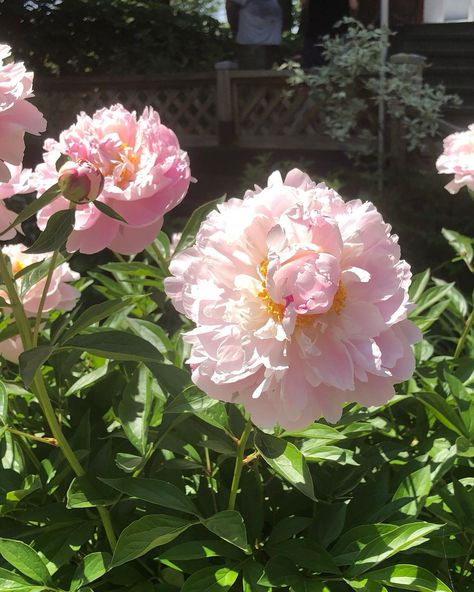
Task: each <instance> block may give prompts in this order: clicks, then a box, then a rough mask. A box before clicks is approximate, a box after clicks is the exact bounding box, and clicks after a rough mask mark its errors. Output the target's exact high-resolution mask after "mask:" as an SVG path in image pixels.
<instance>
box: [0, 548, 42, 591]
mask: <svg viewBox="0 0 474 592" xmlns="http://www.w3.org/2000/svg"><path fill="white" fill-rule="evenodd" d="M0 555H1V556H2V557H3V558H4V559H5V561H7V562H8V563H9V564H10V565H12V566H13V567H14V568H15V569H17V570H18V571H19V572H20V573H22V574H23V575H25V576H26V577H27V578H30V579H31V580H33V581H34V582H38V583H39V584H49V583H50V582H51V577H50V575H49V572H48V570H47V569H46V565H45V563H44V561H43V560H42V559H41V557H40V556H39V555H38V553H37V552H36V551H34V550H33V549H32V548H31V547H30V546H29V545H26V544H25V543H22V542H21V541H15V540H13V539H0Z"/></svg>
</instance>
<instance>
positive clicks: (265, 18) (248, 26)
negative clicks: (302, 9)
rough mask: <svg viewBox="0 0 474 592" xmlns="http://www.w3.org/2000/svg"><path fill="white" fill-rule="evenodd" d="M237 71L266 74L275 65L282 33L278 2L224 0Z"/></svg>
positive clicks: (274, 0)
mask: <svg viewBox="0 0 474 592" xmlns="http://www.w3.org/2000/svg"><path fill="white" fill-rule="evenodd" d="M226 10H227V19H228V21H229V25H230V27H231V29H232V32H233V33H234V37H235V41H236V49H237V61H238V64H239V68H241V69H243V70H266V69H269V68H271V67H272V65H273V64H274V63H275V62H278V57H279V48H280V45H281V32H282V20H283V17H282V9H281V6H280V2H279V0H226Z"/></svg>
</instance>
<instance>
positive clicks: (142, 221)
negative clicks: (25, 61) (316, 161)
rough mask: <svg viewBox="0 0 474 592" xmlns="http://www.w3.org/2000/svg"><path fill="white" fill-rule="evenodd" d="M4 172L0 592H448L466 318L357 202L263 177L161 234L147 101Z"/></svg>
mask: <svg viewBox="0 0 474 592" xmlns="http://www.w3.org/2000/svg"><path fill="white" fill-rule="evenodd" d="M5 71H6V72H11V76H12V77H13V73H14V72H17V71H20V69H19V68H18V69H17V68H14V67H12V68H11V69H10V70H5ZM5 71H4V73H5ZM28 80H31V79H30V78H29V79H28ZM10 82H11V83H12V81H9V80H8V79H7V84H6V86H7V87H8V85H9V84H10ZM28 92H31V88H30V90H29V91H28ZM29 96H30V95H29V94H28V96H25V97H24V98H23V99H22V100H24V101H25V102H26V99H27V98H28V97H29ZM26 104H29V103H26ZM26 111H28V108H26V110H25V112H26ZM20 128H21V129H26V130H28V129H30V128H29V127H28V126H27V122H26V120H25V121H24V122H23V127H21V126H20ZM33 131H34V129H33ZM0 136H1V134H0ZM1 139H2V140H3V138H1ZM0 143H1V142H0ZM473 150H474V148H473ZM5 167H6V168H8V170H9V179H8V180H7V181H5V182H3V183H0V198H2V205H3V209H2V210H0V214H1V216H2V217H0V222H1V225H2V226H3V228H0V233H2V234H1V237H2V238H3V239H7V240H9V241H10V240H11V239H16V232H17V231H20V230H21V224H22V223H23V222H25V221H26V220H29V219H32V218H34V217H35V216H37V221H38V226H39V228H40V233H39V236H38V237H37V238H36V240H34V241H32V240H31V237H30V236H29V232H27V231H26V228H25V235H26V237H25V242H26V243H31V242H32V244H30V246H28V247H25V245H21V244H8V245H4V246H3V247H2V249H1V252H0V280H1V285H0V306H1V308H2V315H1V317H0V356H1V364H2V380H1V381H0V590H5V591H7V590H11V591H16V592H66V591H68V592H94V591H96V590H97V591H98V592H125V591H127V592H130V591H131V592H178V591H182V592H201V591H203V590H209V591H210V592H227V591H229V592H240V591H244V592H270V591H271V590H275V591H280V590H281V591H289V592H302V591H307V590H312V591H315V592H347V591H348V592H350V591H351V590H355V591H360V590H368V591H369V592H385V591H386V590H398V589H404V590H414V591H421V592H454V591H456V592H458V591H460V592H469V590H470V580H471V579H472V574H473V568H474V566H473V563H472V558H471V551H472V549H473V548H474V533H473V530H472V523H473V517H474V515H473V512H472V503H471V498H472V493H473V483H472V478H471V476H470V474H471V473H470V472H471V471H472V467H473V458H474V404H473V402H472V401H473V397H472V394H473V381H472V376H473V373H474V366H473V364H472V359H473V357H474V339H473V337H472V335H471V325H472V312H471V313H469V307H470V305H469V304H468V302H467V299H466V298H465V297H464V296H463V294H462V293H461V292H460V290H458V289H457V288H456V287H455V286H453V285H452V284H447V283H446V282H443V281H442V280H441V279H439V278H430V273H429V271H427V272H424V273H420V274H416V275H415V276H414V277H413V278H412V277H411V271H410V267H409V265H408V263H407V262H405V261H404V260H403V259H402V258H401V254H400V247H399V245H398V239H397V237H396V235H394V234H392V231H391V228H390V226H389V225H388V224H386V223H385V222H384V220H383V218H382V215H381V214H380V212H378V211H377V209H376V208H375V206H374V205H373V204H372V203H370V202H362V201H360V200H351V201H344V200H343V199H342V197H341V196H339V195H338V194H337V193H336V192H335V191H333V190H332V189H330V188H329V187H327V186H326V185H324V184H321V183H316V182H314V181H312V180H311V179H310V178H309V177H308V176H307V175H306V174H305V173H303V172H302V171H299V170H292V171H290V172H289V173H288V174H287V175H286V177H284V179H283V177H282V176H281V175H280V173H278V172H275V173H273V174H272V175H271V176H270V178H269V181H268V186H267V187H263V188H259V187H256V188H255V190H252V191H248V192H247V193H246V194H245V196H244V197H243V199H238V198H231V199H229V200H227V201H225V200H224V199H222V198H220V199H217V200H215V201H214V202H211V203H210V204H204V205H202V206H200V207H199V208H197V209H196V210H195V212H194V213H193V214H192V216H191V217H190V219H189V220H188V221H187V223H186V224H185V226H184V228H182V231H181V232H180V233H176V234H174V235H173V236H172V240H171V241H170V239H169V238H168V236H167V235H166V234H165V233H164V232H162V231H160V229H161V225H162V223H163V216H164V214H165V213H167V212H169V211H170V210H171V209H172V208H173V207H174V206H175V205H177V204H178V203H179V202H180V201H181V200H182V199H183V198H184V196H185V193H186V191H187V188H188V186H189V182H190V180H191V173H190V167H189V162H188V158H187V156H186V154H185V153H184V152H183V151H182V150H181V148H180V147H179V143H178V141H177V139H176V137H175V135H174V134H173V132H172V131H171V130H170V129H168V128H167V127H166V126H165V125H163V124H162V123H161V120H160V117H159V115H158V113H157V112H156V111H154V110H153V109H152V108H147V109H145V111H144V112H143V114H142V115H141V116H140V117H138V118H137V116H136V114H135V113H130V112H128V111H127V110H126V109H125V108H124V107H122V106H121V105H113V106H112V107H110V108H104V109H101V110H99V111H97V112H96V113H95V114H93V115H92V116H89V115H86V114H84V113H81V114H80V115H79V116H78V119H77V122H76V123H75V124H73V125H72V126H71V127H70V128H68V129H67V130H65V131H64V132H62V134H60V137H59V139H58V140H52V139H48V140H46V141H45V154H44V162H43V163H42V164H39V165H38V166H37V167H36V169H35V170H34V171H33V172H31V171H28V170H22V169H21V166H20V164H18V165H12V164H11V163H9V162H7V164H5ZM15 167H16V168H15ZM28 192H35V193H36V196H31V197H30V198H27V199H26V200H25V202H24V207H23V209H22V210H21V211H20V212H19V213H13V212H12V211H11V210H10V209H9V203H10V202H9V201H8V200H9V199H10V197H11V196H13V194H15V193H28ZM31 198H32V199H31ZM2 212H3V213H2ZM450 232H454V231H450ZM453 236H454V235H451V240H452V241H454V240H455V239H454V238H453ZM456 244H461V243H456ZM465 245H467V243H465ZM106 249H108V251H107V250H106ZM102 251H104V252H103V253H102ZM77 252H79V253H86V254H88V253H99V252H101V258H100V263H99V264H95V265H93V266H92V267H91V268H89V269H87V268H86V269H85V268H84V258H82V257H77V256H76V255H75V253H77ZM465 260H466V261H468V260H469V253H468V248H467V247H466V255H465ZM79 272H80V273H79ZM173 305H174V307H175V308H176V309H177V310H175V308H174V307H173ZM469 314H470V317H469ZM466 317H467V320H466ZM469 318H471V321H469ZM470 323H471V324H470ZM420 330H422V331H423V335H422V333H421V331H420ZM415 366H416V370H415V372H414V369H415ZM249 415H250V417H249ZM315 420H317V421H315Z"/></svg>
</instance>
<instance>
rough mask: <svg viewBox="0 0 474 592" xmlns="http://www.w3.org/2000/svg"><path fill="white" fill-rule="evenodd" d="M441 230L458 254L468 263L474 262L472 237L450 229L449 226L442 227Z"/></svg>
mask: <svg viewBox="0 0 474 592" xmlns="http://www.w3.org/2000/svg"><path fill="white" fill-rule="evenodd" d="M441 232H442V234H443V236H444V238H445V239H446V240H447V241H448V243H449V244H450V246H451V247H452V248H453V249H454V250H455V252H456V253H457V255H458V256H459V257H461V259H462V260H463V261H465V262H466V263H467V264H469V263H472V258H473V256H474V250H473V248H472V242H473V241H472V239H470V238H469V237H468V236H464V235H463V234H460V233H459V232H456V231H455V230H448V229H447V228H442V229H441Z"/></svg>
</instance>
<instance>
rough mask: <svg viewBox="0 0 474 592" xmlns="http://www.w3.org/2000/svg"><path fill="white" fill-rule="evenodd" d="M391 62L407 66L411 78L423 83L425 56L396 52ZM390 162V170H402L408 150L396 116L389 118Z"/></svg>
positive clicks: (396, 171)
mask: <svg viewBox="0 0 474 592" xmlns="http://www.w3.org/2000/svg"><path fill="white" fill-rule="evenodd" d="M390 62H391V63H392V64H403V65H407V66H409V70H410V73H411V75H412V76H413V78H415V79H416V80H417V82H418V83H419V85H420V88H421V85H422V84H423V69H424V67H425V62H426V58H425V57H424V56H421V55H417V54H411V53H396V54H394V55H392V56H391V57H390ZM390 156H391V158H390V162H391V168H392V171H393V172H395V173H398V172H400V171H403V170H404V169H405V167H406V164H407V158H408V151H407V143H406V140H405V138H404V130H403V127H402V124H401V121H400V120H399V119H398V118H397V117H391V118H390Z"/></svg>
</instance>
